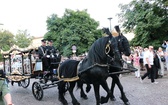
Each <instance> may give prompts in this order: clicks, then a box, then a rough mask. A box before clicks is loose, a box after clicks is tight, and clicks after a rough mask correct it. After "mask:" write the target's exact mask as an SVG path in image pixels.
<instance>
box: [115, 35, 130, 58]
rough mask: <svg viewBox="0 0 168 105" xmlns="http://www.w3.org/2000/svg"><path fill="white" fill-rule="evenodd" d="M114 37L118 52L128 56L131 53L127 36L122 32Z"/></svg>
mask: <svg viewBox="0 0 168 105" xmlns="http://www.w3.org/2000/svg"><path fill="white" fill-rule="evenodd" d="M115 38H116V40H117V42H118V49H119V51H120V53H123V54H124V55H126V56H129V55H130V54H131V49H130V45H129V42H128V40H127V38H126V37H125V36H124V35H123V34H122V33H121V34H120V35H119V36H117V37H115Z"/></svg>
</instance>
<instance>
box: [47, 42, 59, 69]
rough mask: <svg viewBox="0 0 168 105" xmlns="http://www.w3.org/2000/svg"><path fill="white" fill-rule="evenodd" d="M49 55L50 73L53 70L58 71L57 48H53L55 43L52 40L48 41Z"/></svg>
mask: <svg viewBox="0 0 168 105" xmlns="http://www.w3.org/2000/svg"><path fill="white" fill-rule="evenodd" d="M47 49H48V55H50V61H49V64H50V71H51V72H52V71H53V69H57V67H55V66H56V64H55V63H56V62H57V56H56V48H55V47H54V46H53V41H52V40H48V46H47Z"/></svg>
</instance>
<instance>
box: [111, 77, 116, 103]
mask: <svg viewBox="0 0 168 105" xmlns="http://www.w3.org/2000/svg"><path fill="white" fill-rule="evenodd" d="M113 76H114V75H112V76H111V78H112V82H111V96H110V99H111V100H112V101H116V98H115V97H114V87H115V80H114V79H115V78H113Z"/></svg>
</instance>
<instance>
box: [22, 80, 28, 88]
mask: <svg viewBox="0 0 168 105" xmlns="http://www.w3.org/2000/svg"><path fill="white" fill-rule="evenodd" d="M29 84H30V78H27V79H25V80H22V81H21V86H22V87H23V88H27V87H28V86H29Z"/></svg>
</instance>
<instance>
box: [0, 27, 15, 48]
mask: <svg viewBox="0 0 168 105" xmlns="http://www.w3.org/2000/svg"><path fill="white" fill-rule="evenodd" d="M14 43H15V42H14V35H13V34H12V33H11V32H9V31H7V30H5V31H0V49H1V50H3V51H8V50H9V49H10V48H11V47H12V46H13V45H14Z"/></svg>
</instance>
